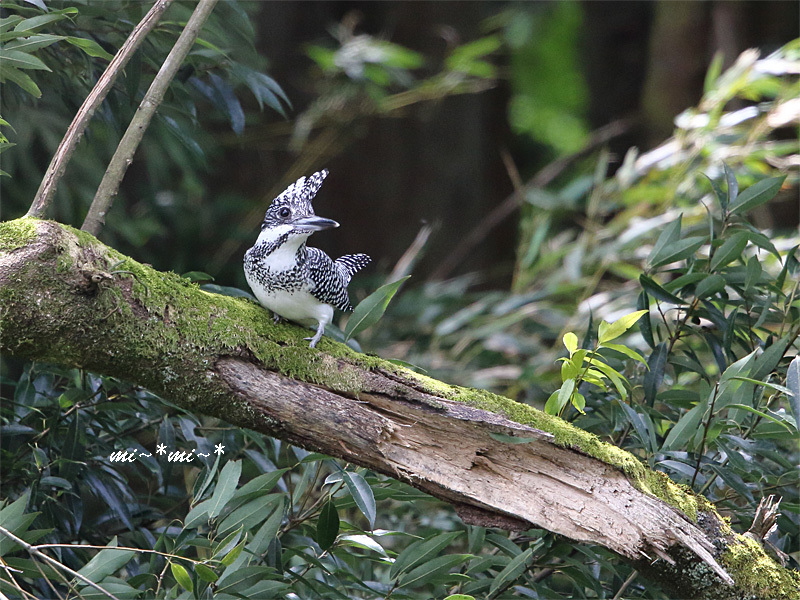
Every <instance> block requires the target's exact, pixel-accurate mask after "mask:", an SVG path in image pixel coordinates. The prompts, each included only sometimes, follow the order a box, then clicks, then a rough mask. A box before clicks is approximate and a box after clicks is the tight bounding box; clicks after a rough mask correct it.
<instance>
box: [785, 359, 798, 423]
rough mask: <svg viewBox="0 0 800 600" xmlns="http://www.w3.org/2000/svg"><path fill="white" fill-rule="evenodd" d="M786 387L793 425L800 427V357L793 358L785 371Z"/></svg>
mask: <svg viewBox="0 0 800 600" xmlns="http://www.w3.org/2000/svg"><path fill="white" fill-rule="evenodd" d="M786 387H788V388H789V389H790V390H791V391H792V395H791V396H789V406H790V407H791V409H792V413H793V414H794V421H795V423H797V424H798V426H800V356H795V357H794V358H793V359H792V362H790V363H789V368H788V369H786Z"/></svg>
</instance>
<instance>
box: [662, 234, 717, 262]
mask: <svg viewBox="0 0 800 600" xmlns="http://www.w3.org/2000/svg"><path fill="white" fill-rule="evenodd" d="M707 242H708V238H707V237H706V236H692V237H687V238H683V239H681V240H678V241H677V242H674V243H672V244H670V245H669V246H668V247H667V249H666V250H665V251H664V252H663V253H662V255H661V256H660V257H659V258H658V260H656V261H653V262H652V264H651V265H650V266H651V267H652V268H656V267H661V266H663V265H667V264H669V263H673V262H677V261H679V260H683V259H685V258H689V257H690V256H691V255H693V254H694V253H695V252H697V251H698V250H699V249H700V246H702V245H703V244H705V243H707Z"/></svg>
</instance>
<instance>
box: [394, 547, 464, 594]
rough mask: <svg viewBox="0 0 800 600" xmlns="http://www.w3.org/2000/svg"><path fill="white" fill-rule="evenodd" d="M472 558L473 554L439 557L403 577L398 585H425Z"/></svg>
mask: <svg viewBox="0 0 800 600" xmlns="http://www.w3.org/2000/svg"><path fill="white" fill-rule="evenodd" d="M470 558H472V554H446V555H445V556H437V557H436V558H433V559H431V560H429V561H426V562H424V563H423V564H421V565H420V566H418V567H417V568H416V569H414V570H412V571H410V572H408V573H406V574H405V575H403V576H402V577H401V578H400V579H399V581H398V585H399V586H400V587H404V586H411V585H416V586H421V585H424V584H425V583H427V582H429V581H431V580H432V579H436V578H437V577H440V576H442V575H444V574H446V573H447V572H449V571H450V569H452V568H453V567H455V566H457V565H460V564H462V563H464V562H466V561H467V560H469V559H470Z"/></svg>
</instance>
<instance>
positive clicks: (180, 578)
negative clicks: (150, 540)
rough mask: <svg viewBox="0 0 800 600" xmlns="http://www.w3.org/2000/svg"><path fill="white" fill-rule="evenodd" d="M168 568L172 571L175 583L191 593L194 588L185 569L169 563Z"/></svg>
mask: <svg viewBox="0 0 800 600" xmlns="http://www.w3.org/2000/svg"><path fill="white" fill-rule="evenodd" d="M169 568H170V570H171V571H172V576H173V577H174V578H175V581H177V582H178V583H179V584H180V586H181V587H182V588H183V589H185V590H186V591H187V592H191V591H192V588H193V587H194V586H192V578H191V576H190V575H189V573H188V571H187V570H186V568H185V567H184V566H183V565H179V564H178V563H171V564H170V565H169Z"/></svg>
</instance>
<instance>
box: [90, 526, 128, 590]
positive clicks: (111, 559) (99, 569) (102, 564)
mask: <svg viewBox="0 0 800 600" xmlns="http://www.w3.org/2000/svg"><path fill="white" fill-rule="evenodd" d="M116 545H117V536H114V537H113V538H112V539H111V541H110V542H109V543H108V544H106V549H105V550H100V552H98V553H97V554H95V555H94V556H93V557H92V560H90V561H89V562H88V563H86V564H85V565H83V567H82V568H81V569H80V570H79V571H78V573H80V574H81V575H83V576H84V577H86V579H88V580H89V581H93V582H95V583H100V582H101V581H103V579H105V578H106V577H108V576H109V575H111V574H112V573H116V572H117V571H119V570H120V569H121V568H122V567H124V566H125V565H127V564H128V561H129V560H130V559H131V558H133V557H134V555H135V554H136V552H134V551H133V550H119V549H115V546H116Z"/></svg>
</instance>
